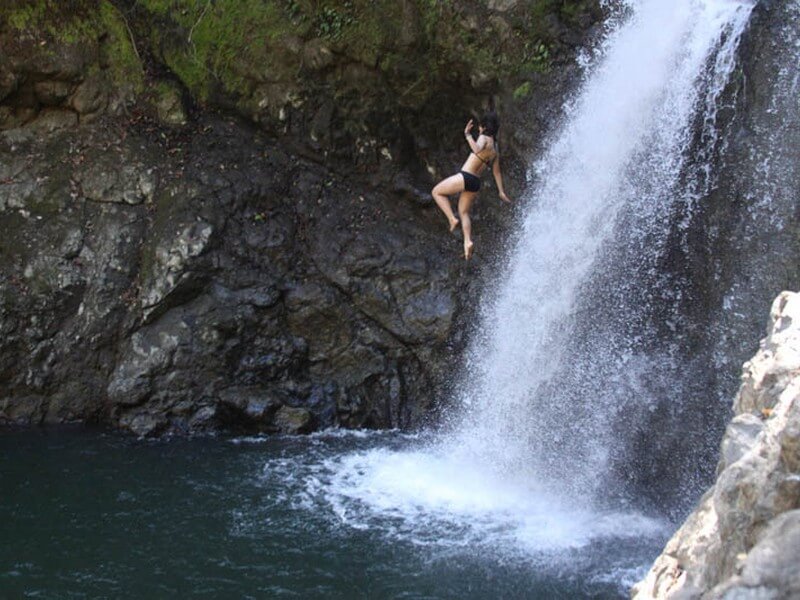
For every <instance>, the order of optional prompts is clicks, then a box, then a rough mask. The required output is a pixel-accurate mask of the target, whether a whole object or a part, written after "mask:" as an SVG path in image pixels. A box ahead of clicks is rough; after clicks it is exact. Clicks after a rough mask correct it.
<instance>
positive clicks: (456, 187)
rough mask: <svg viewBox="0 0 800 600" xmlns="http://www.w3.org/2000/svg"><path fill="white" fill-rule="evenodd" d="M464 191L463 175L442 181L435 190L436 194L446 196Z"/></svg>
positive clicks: (458, 174) (459, 174) (456, 175)
mask: <svg viewBox="0 0 800 600" xmlns="http://www.w3.org/2000/svg"><path fill="white" fill-rule="evenodd" d="M463 189H464V176H463V175H462V174H461V173H457V174H455V175H451V176H450V177H448V178H446V179H442V180H441V181H440V182H439V183H437V184H436V187H434V188H433V193H434V194H444V195H445V196H452V195H453V194H457V193H458V192H461V191H463Z"/></svg>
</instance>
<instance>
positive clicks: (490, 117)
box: [480, 109, 500, 137]
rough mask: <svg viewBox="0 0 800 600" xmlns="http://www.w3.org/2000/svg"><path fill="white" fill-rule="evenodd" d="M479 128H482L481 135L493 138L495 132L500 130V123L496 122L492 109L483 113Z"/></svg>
mask: <svg viewBox="0 0 800 600" xmlns="http://www.w3.org/2000/svg"><path fill="white" fill-rule="evenodd" d="M480 126H481V127H483V135H488V136H491V137H495V136H496V135H497V131H498V130H499V129H500V121H498V120H497V113H496V112H494V110H492V109H490V110H487V111H486V112H485V113H483V116H482V117H481V120H480Z"/></svg>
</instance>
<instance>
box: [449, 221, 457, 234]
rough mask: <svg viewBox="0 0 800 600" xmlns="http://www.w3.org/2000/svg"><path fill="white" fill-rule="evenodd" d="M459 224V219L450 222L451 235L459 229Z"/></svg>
mask: <svg viewBox="0 0 800 600" xmlns="http://www.w3.org/2000/svg"><path fill="white" fill-rule="evenodd" d="M458 224H459V220H458V219H452V220H450V233H453V232H454V231H455V230H456V227H458Z"/></svg>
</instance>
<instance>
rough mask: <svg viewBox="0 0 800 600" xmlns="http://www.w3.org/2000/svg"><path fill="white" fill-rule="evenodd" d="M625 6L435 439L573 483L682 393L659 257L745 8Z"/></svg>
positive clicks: (591, 493) (588, 481)
mask: <svg viewBox="0 0 800 600" xmlns="http://www.w3.org/2000/svg"><path fill="white" fill-rule="evenodd" d="M627 6H628V7H629V9H630V13H631V14H630V16H629V18H628V19H627V20H626V21H625V22H624V24H622V25H621V26H620V27H618V28H617V30H616V31H614V32H612V33H611V34H610V35H609V36H608V37H607V39H606V41H605V43H604V45H603V47H602V48H601V49H600V57H599V59H598V60H597V64H596V65H595V66H594V68H593V69H592V70H591V72H590V74H589V75H588V77H587V79H586V81H585V83H584V85H583V88H582V89H581V91H580V92H579V94H578V95H577V97H576V99H575V100H574V102H573V103H572V104H571V106H570V107H569V108H568V111H567V115H566V117H565V120H564V124H563V127H562V128H561V130H560V131H559V132H558V133H557V135H556V136H555V137H554V139H553V141H552V143H551V145H550V147H549V150H548V151H547V153H546V155H545V156H544V157H543V158H542V159H541V160H540V161H539V162H538V163H537V164H536V165H535V167H534V177H535V180H536V181H537V182H538V183H537V184H536V186H535V190H534V192H533V193H532V195H531V197H530V198H529V199H528V200H527V201H526V202H525V204H524V207H522V209H521V210H520V211H519V214H520V215H523V214H524V215H526V216H525V218H524V222H523V223H522V225H521V233H520V236H519V241H518V243H517V245H516V248H515V249H514V250H513V252H512V254H511V256H510V259H509V261H508V269H507V273H506V274H505V275H504V277H503V278H502V279H501V280H500V281H499V283H498V284H497V289H496V294H495V293H490V294H487V295H488V296H494V297H495V298H496V299H495V301H494V302H493V303H491V305H489V306H487V307H486V308H485V310H484V313H483V315H482V319H481V324H480V328H479V332H478V333H477V335H476V336H475V341H474V343H473V344H472V347H471V349H470V351H469V355H468V360H467V369H466V370H465V371H466V374H465V376H464V381H463V384H462V386H461V390H462V392H461V405H462V408H461V414H460V416H459V417H458V418H456V419H455V420H454V423H452V424H451V425H452V430H451V432H450V433H449V435H448V438H447V440H446V441H445V442H444V444H443V450H444V451H445V452H446V453H448V454H451V455H457V456H460V457H462V460H464V461H465V462H473V463H479V464H484V465H487V468H491V469H492V470H494V471H496V472H500V473H503V474H504V475H505V476H513V477H525V478H529V479H532V480H535V481H537V483H538V485H539V486H540V487H541V488H542V489H546V490H549V491H551V492H553V493H557V494H560V495H563V496H566V497H571V498H576V497H580V498H594V497H596V496H597V495H598V494H599V491H600V490H602V492H603V495H604V496H607V495H608V493H609V490H608V487H609V486H608V481H609V479H610V478H611V477H612V475H613V474H612V473H611V471H610V470H611V467H612V465H613V461H614V459H615V458H618V456H617V455H618V454H619V453H620V452H624V451H627V449H623V448H621V446H623V445H624V444H625V437H626V433H628V431H626V430H630V429H632V428H635V426H636V425H637V424H640V423H641V419H642V418H643V417H644V416H646V415H648V414H651V413H653V412H656V411H657V410H659V407H660V406H661V405H662V403H663V402H664V401H669V400H670V399H673V398H675V396H676V394H671V393H670V392H669V389H668V388H669V386H670V384H671V382H670V381H664V380H662V379H661V376H662V374H663V373H665V372H667V371H669V370H670V368H667V367H665V365H667V364H668V365H672V366H673V368H674V366H675V364H676V361H678V360H679V359H678V358H677V357H676V356H675V354H676V353H675V351H674V348H671V347H670V345H669V343H667V344H665V343H664V340H665V339H667V340H669V338H670V336H671V335H678V333H677V332H679V330H680V329H681V322H680V321H681V315H680V314H678V313H677V311H675V310H672V308H671V307H673V306H676V303H675V300H676V298H675V297H674V296H676V295H679V294H680V290H679V289H675V288H674V287H673V286H671V285H669V283H670V282H659V270H660V269H659V265H660V262H661V261H663V260H664V257H665V254H667V251H668V249H667V243H668V241H669V232H670V228H671V227H672V226H673V225H674V221H675V216H676V214H680V215H682V218H683V219H684V220H686V219H689V218H690V216H691V214H692V211H693V210H694V205H695V204H696V203H697V202H698V200H699V199H700V198H702V196H703V195H704V193H705V192H706V191H707V190H708V186H709V185H710V183H711V181H712V179H711V173H713V165H712V164H711V162H712V160H713V158H714V156H715V155H716V152H717V146H718V145H719V140H718V138H717V135H716V132H717V127H716V120H717V113H718V103H719V101H720V99H721V98H722V97H723V95H724V94H723V93H724V90H725V87H726V84H727V83H728V80H729V77H730V75H731V72H732V71H733V69H734V66H735V64H736V61H735V52H736V48H737V44H738V41H739V38H740V36H741V34H742V32H743V31H744V28H745V25H746V24H747V20H748V17H749V15H750V13H751V11H752V8H753V6H752V3H751V2H747V1H744V0H679V1H674V2H664V1H663V0H636V1H631V2H628V3H627ZM698 133H699V135H698ZM698 139H699V141H698ZM679 225H680V224H679ZM674 385H676V386H677V385H678V384H677V383H675V384H674ZM665 392H666V395H667V397H666V398H665V397H663V396H664V393H665Z"/></svg>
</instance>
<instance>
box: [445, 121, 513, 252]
mask: <svg viewBox="0 0 800 600" xmlns="http://www.w3.org/2000/svg"><path fill="white" fill-rule="evenodd" d="M472 128H473V122H472V119H470V121H469V123H467V126H466V127H465V128H464V137H465V138H466V139H467V143H468V144H469V147H470V150H471V152H470V154H469V156H468V157H467V161H466V162H465V163H464V166H463V167H461V172H460V173H458V174H456V175H451V176H450V177H448V178H447V179H443V180H442V181H440V182H439V183H437V184H436V187H434V188H433V190H432V191H431V195H432V196H433V199H434V200H435V201H436V204H437V205H438V206H439V208H440V209H441V210H442V212H443V213H444V215H445V216H446V217H447V220H448V221H449V222H450V231H454V230H455V228H456V227H458V223H459V220H458V219H457V218H456V216H455V215H454V214H453V209H452V207H451V206H450V198H449V196H452V195H453V194H459V196H458V216H459V217H461V229H462V230H463V231H464V258H465V259H466V260H469V259H470V258H471V257H472V249H473V245H474V244H473V243H472V222H471V221H470V218H469V211H470V208H472V202H473V201H474V200H475V197H476V196H477V195H478V191H479V190H480V189H481V180H480V176H481V173H483V171H484V170H485V169H486V168H487V167H489V166H491V167H492V174H493V175H494V180H495V182H496V183H497V191H498V193H499V195H500V199H501V200H503V201H504V202H511V200H509V198H508V196H506V193H505V190H504V189H503V176H502V174H501V173H500V155H499V153H498V147H497V130H498V129H499V128H500V124H499V123H498V121H497V114H496V113H495V112H494V111H492V110H490V111H488V112H487V113H485V114H484V115H483V118H482V119H481V120H480V123H479V124H478V133H479V135H478V139H477V140H475V139H473V138H472Z"/></svg>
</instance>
